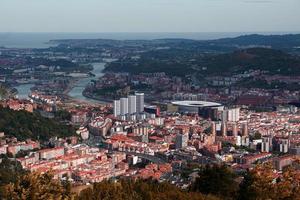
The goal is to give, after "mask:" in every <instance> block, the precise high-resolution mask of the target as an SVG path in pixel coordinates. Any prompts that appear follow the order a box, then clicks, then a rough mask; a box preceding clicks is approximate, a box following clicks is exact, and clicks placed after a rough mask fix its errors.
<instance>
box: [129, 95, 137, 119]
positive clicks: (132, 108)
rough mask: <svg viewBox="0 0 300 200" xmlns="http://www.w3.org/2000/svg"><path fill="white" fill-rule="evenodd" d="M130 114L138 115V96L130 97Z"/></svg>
mask: <svg viewBox="0 0 300 200" xmlns="http://www.w3.org/2000/svg"><path fill="white" fill-rule="evenodd" d="M128 113H129V114H133V113H136V96H134V95H130V96H128Z"/></svg>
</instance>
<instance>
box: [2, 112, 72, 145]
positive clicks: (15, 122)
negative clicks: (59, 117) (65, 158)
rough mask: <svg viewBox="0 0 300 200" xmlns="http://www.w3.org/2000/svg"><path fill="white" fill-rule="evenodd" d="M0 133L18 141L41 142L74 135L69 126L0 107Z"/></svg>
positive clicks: (36, 114) (39, 116)
mask: <svg viewBox="0 0 300 200" xmlns="http://www.w3.org/2000/svg"><path fill="white" fill-rule="evenodd" d="M0 132H5V134H6V135H8V136H14V137H16V138H18V140H25V139H30V138H32V139H40V140H43V141H46V140H48V139H49V138H51V137H54V136H58V137H68V136H72V135H74V134H75V130H74V129H73V128H72V127H71V126H67V125H63V124H60V123H59V122H56V121H54V120H52V119H47V118H44V117H42V116H41V115H40V114H38V113H29V112H26V111H14V110H10V109H8V108H2V107H0Z"/></svg>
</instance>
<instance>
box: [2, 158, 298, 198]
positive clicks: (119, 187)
mask: <svg viewBox="0 0 300 200" xmlns="http://www.w3.org/2000/svg"><path fill="white" fill-rule="evenodd" d="M10 164H11V163H7V162H6V168H7V167H8V166H9V165H10ZM3 167H4V165H0V177H2V173H3V172H2V170H3ZM11 176H13V174H11ZM15 177H16V178H14V179H10V180H11V182H10V183H5V184H2V185H1V191H0V192H1V193H0V194H1V196H0V198H1V199H4V200H23V199H24V200H25V199H32V200H37V199H49V200H52V199H53V200H54V199H55V200H56V199H58V200H173V199H177V200H221V199H225V200H266V199H272V200H297V199H300V173H299V172H298V171H297V170H295V169H294V168H288V169H286V170H284V172H283V173H282V176H280V177H279V176H276V175H274V171H273V168H272V165H270V164H263V165H258V166H256V167H255V168H254V169H253V170H250V171H248V172H247V173H246V174H245V175H244V176H243V180H242V181H238V180H239V179H237V178H238V177H237V176H236V175H235V174H234V173H233V172H232V171H231V170H230V169H229V168H227V167H226V166H225V165H214V166H206V167H204V168H203V169H202V170H201V171H200V172H199V178H197V179H196V181H195V182H194V183H193V184H192V186H191V187H190V188H189V189H188V190H182V189H179V188H177V187H176V186H174V185H171V184H169V183H165V182H163V183H159V182H157V181H154V180H131V179H121V180H118V181H117V182H115V181H103V182H101V183H95V184H93V185H92V186H90V187H88V188H87V189H84V190H82V191H81V192H80V193H79V194H75V193H72V186H71V185H70V183H68V182H60V181H58V180H54V179H53V176H52V175H51V173H46V174H37V173H28V172H26V173H18V174H16V175H15ZM0 180H1V181H3V179H0Z"/></svg>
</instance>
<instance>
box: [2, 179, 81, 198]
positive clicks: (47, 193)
mask: <svg viewBox="0 0 300 200" xmlns="http://www.w3.org/2000/svg"><path fill="white" fill-rule="evenodd" d="M3 199H4V200H27V199H31V200H44V199H47V200H73V199H75V195H73V194H71V192H70V190H69V189H67V188H65V187H63V185H62V184H61V183H60V181H58V180H54V179H53V175H51V174H50V173H45V174H39V173H30V174H26V175H24V176H22V177H21V178H20V179H19V180H17V181H16V183H11V184H8V185H6V186H5V191H4V196H3Z"/></svg>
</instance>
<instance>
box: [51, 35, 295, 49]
mask: <svg viewBox="0 0 300 200" xmlns="http://www.w3.org/2000/svg"><path fill="white" fill-rule="evenodd" d="M50 42H52V43H56V44H59V46H60V47H74V48H75V47H97V48H120V47H121V48H124V47H125V48H141V49H143V50H145V49H146V50H147V49H153V48H160V47H170V48H178V49H185V50H194V51H200V52H229V51H234V50H237V49H239V48H245V47H247V48H249V47H270V48H274V49H280V50H283V51H287V52H298V53H299V52H300V34H285V35H284V34H283V35H259V34H250V35H242V36H239V37H233V38H221V39H215V40H195V39H184V38H162V39H154V40H111V39H67V40H52V41H50Z"/></svg>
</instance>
